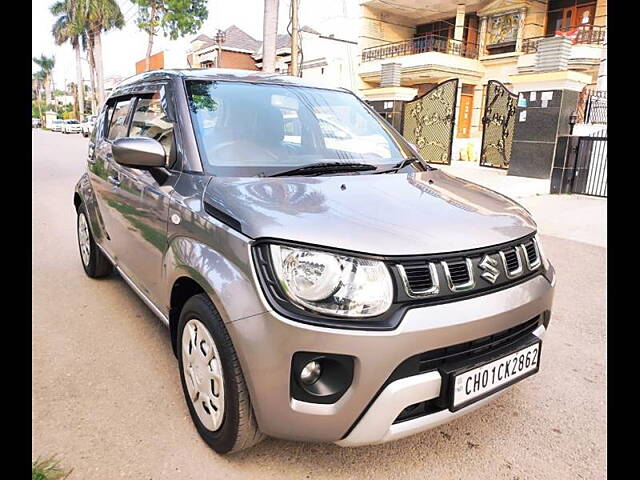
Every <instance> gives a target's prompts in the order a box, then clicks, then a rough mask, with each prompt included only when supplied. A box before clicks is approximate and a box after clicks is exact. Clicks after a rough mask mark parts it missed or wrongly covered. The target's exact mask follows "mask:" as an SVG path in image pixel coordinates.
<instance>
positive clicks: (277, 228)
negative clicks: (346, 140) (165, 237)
mask: <svg viewBox="0 0 640 480" xmlns="http://www.w3.org/2000/svg"><path fill="white" fill-rule="evenodd" d="M204 200H205V201H206V202H207V203H209V204H210V205H211V206H213V207H214V208H215V209H217V210H219V211H221V212H223V213H224V214H226V215H229V216H231V217H233V218H234V219H235V220H237V221H238V222H239V223H240V226H241V230H242V232H243V233H244V234H246V235H248V236H249V237H251V238H254V239H257V238H265V237H268V238H277V239H283V240H291V241H296V242H303V243H309V244H314V245H321V246H327V247H334V248H340V249H345V250H351V251H354V252H363V253H371V254H378V255H416V254H429V253H443V252H456V251H461V250H469V249H473V248H480V247H487V246H491V245H496V244H500V243H504V242H508V241H511V240H515V239H518V238H521V237H523V236H525V235H528V234H530V233H532V232H534V231H535V230H536V225H535V223H534V221H533V219H532V218H531V216H530V215H529V213H528V212H527V211H526V210H525V209H524V208H523V207H521V206H520V205H518V204H517V203H515V202H514V201H512V200H510V199H508V198H507V197H505V196H503V195H501V194H499V193H496V192H494V191H492V190H489V189H486V188H484V187H481V186H480V185H477V184H474V183H471V182H468V181H466V180H463V179H460V178H457V177H453V176H450V175H447V174H446V173H444V172H441V171H440V170H432V171H427V172H419V173H410V174H402V173H397V174H379V175H336V176H322V177H276V178H253V177H251V178H246V177H243V178H229V177H224V178H223V177H212V178H211V181H210V182H209V183H208V185H207V188H206V190H205V194H204ZM222 217H224V215H222Z"/></svg>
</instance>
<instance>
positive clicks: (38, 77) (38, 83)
mask: <svg viewBox="0 0 640 480" xmlns="http://www.w3.org/2000/svg"><path fill="white" fill-rule="evenodd" d="M32 77H33V80H34V82H35V97H36V103H37V104H38V113H39V118H42V106H41V105H40V104H41V103H42V85H43V84H44V72H43V71H42V70H40V71H39V72H36V73H34V74H33V75H32Z"/></svg>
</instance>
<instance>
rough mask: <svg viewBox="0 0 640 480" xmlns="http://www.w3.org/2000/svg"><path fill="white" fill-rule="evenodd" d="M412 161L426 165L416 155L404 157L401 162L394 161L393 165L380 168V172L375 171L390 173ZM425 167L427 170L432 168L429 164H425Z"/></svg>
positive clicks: (397, 170)
mask: <svg viewBox="0 0 640 480" xmlns="http://www.w3.org/2000/svg"><path fill="white" fill-rule="evenodd" d="M412 163H419V164H420V165H426V164H425V163H422V162H421V161H420V159H419V158H418V157H409V158H405V159H404V160H402V161H401V162H398V163H396V164H395V165H394V166H393V167H391V168H389V169H388V170H382V171H381V172H377V173H391V172H393V173H396V172H399V171H400V170H402V169H403V168H404V167H406V166H407V165H411V164H412ZM426 167H427V168H428V169H429V170H432V168H431V167H429V165H426Z"/></svg>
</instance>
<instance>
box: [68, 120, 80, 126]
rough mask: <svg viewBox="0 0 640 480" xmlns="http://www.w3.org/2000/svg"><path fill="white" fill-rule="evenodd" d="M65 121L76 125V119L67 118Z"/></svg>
mask: <svg viewBox="0 0 640 480" xmlns="http://www.w3.org/2000/svg"><path fill="white" fill-rule="evenodd" d="M67 123H70V124H73V125H76V124H77V123H78V121H77V120H67Z"/></svg>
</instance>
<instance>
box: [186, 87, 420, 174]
mask: <svg viewBox="0 0 640 480" xmlns="http://www.w3.org/2000/svg"><path fill="white" fill-rule="evenodd" d="M187 93H188V97H189V106H190V110H191V116H192V119H193V126H194V129H195V134H196V138H197V141H198V145H199V148H200V154H201V156H202V161H203V166H204V169H205V171H207V172H208V173H212V174H214V175H221V176H256V175H272V174H275V173H278V172H282V171H284V170H289V169H292V168H296V167H301V166H307V165H312V164H315V163H321V162H322V163H323V162H343V163H354V162H355V163H366V164H371V165H374V166H376V167H389V166H393V165H395V164H397V163H398V162H402V161H403V160H405V159H407V158H409V157H411V156H412V155H413V153H412V152H411V151H410V150H409V149H408V148H407V147H406V146H404V145H401V143H400V142H399V141H398V140H396V139H395V138H394V137H393V135H392V134H391V133H390V130H389V127H387V126H385V125H384V124H383V122H384V121H383V120H381V119H379V118H378V117H376V116H375V115H374V114H373V113H371V112H370V111H369V110H368V109H367V108H365V106H364V105H363V104H362V103H361V102H360V100H358V99H357V98H356V97H355V96H354V95H352V94H350V93H348V92H341V91H334V90H325V89H319V88H308V87H298V86H296V87H291V86H284V85H270V84H252V83H245V82H217V81H200V80H198V81H187Z"/></svg>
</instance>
